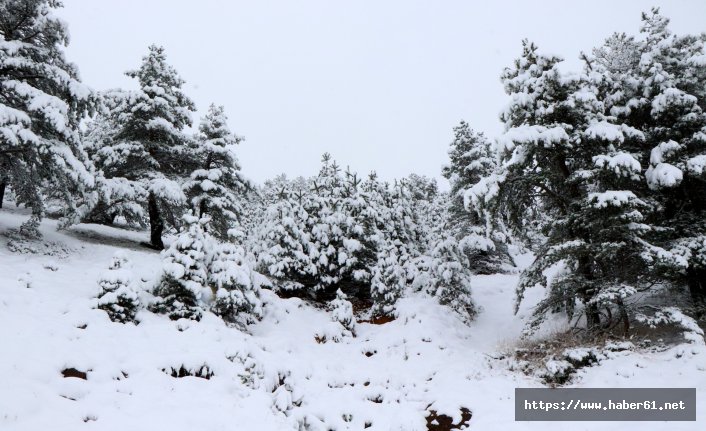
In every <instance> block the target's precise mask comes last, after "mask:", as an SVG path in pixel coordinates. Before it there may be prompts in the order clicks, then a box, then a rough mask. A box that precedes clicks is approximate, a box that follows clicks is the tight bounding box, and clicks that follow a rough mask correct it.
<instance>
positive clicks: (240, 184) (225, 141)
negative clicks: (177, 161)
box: [184, 105, 250, 240]
mask: <svg viewBox="0 0 706 431" xmlns="http://www.w3.org/2000/svg"><path fill="white" fill-rule="evenodd" d="M227 120H228V118H227V117H226V115H225V112H224V108H223V107H222V106H215V105H211V106H210V108H209V111H208V114H207V115H206V117H204V118H203V119H202V120H201V124H200V126H199V132H200V135H199V137H198V141H199V142H198V145H199V146H198V150H197V158H198V165H199V167H198V169H196V170H195V171H193V172H192V173H191V179H190V180H189V181H187V183H186V184H185V185H184V191H185V193H186V196H187V197H188V198H189V201H190V203H191V205H192V207H193V208H194V210H195V211H197V213H198V215H199V216H200V217H203V216H205V215H206V214H208V217H209V218H210V219H211V222H210V224H209V226H210V227H211V228H212V229H213V230H212V234H213V235H214V236H215V237H217V238H219V239H221V240H226V239H228V236H229V235H228V231H229V230H230V229H236V230H237V232H238V235H237V236H238V237H239V238H240V239H241V240H242V239H243V237H244V235H245V234H244V232H242V229H240V228H238V226H239V224H240V219H241V218H242V215H243V211H244V210H243V205H242V200H243V196H244V195H245V193H246V192H247V191H248V189H249V188H250V186H249V184H248V182H247V181H246V180H245V178H244V177H243V175H242V174H241V173H240V164H239V163H238V159H237V157H236V156H235V151H234V148H235V146H236V145H237V144H238V143H239V142H240V141H241V138H239V137H238V136H235V135H234V134H233V133H231V131H230V130H229V129H228V124H227Z"/></svg>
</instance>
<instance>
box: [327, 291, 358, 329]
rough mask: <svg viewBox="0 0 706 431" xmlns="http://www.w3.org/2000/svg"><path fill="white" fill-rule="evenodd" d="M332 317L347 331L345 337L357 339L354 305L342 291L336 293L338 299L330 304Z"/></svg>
mask: <svg viewBox="0 0 706 431" xmlns="http://www.w3.org/2000/svg"><path fill="white" fill-rule="evenodd" d="M329 309H330V311H331V317H332V318H333V321H334V322H338V323H340V324H341V326H343V328H344V329H345V330H346V333H344V335H348V336H353V337H355V329H356V321H355V315H354V314H353V304H351V302H350V301H349V300H348V296H346V294H345V293H343V292H341V289H338V290H337V291H336V298H335V299H334V300H332V301H331V302H329Z"/></svg>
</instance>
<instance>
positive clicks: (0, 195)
mask: <svg viewBox="0 0 706 431" xmlns="http://www.w3.org/2000/svg"><path fill="white" fill-rule="evenodd" d="M6 188H7V180H6V179H4V178H3V180H2V182H0V208H2V201H3V199H5V189H6Z"/></svg>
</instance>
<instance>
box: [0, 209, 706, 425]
mask: <svg viewBox="0 0 706 431" xmlns="http://www.w3.org/2000/svg"><path fill="white" fill-rule="evenodd" d="M25 218H26V215H25V214H24V213H23V211H20V210H16V209H11V210H5V209H3V211H2V212H0V342H1V343H2V349H1V352H2V353H0V382H2V385H0V429H2V430H10V431H15V430H40V429H47V430H48V429H51V430H67V431H76V430H84V429H85V430H154V429H165V430H170V431H177V430H197V429H198V430H226V429H228V430H233V429H237V430H241V429H242V430H288V429H293V430H296V429H312V430H319V429H321V430H326V429H336V430H345V429H352V430H358V429H365V428H366V427H367V429H370V430H424V429H427V420H426V419H425V417H426V416H428V415H429V412H430V411H432V410H433V411H436V412H437V413H438V414H446V415H448V416H451V417H452V418H453V420H454V421H455V422H460V421H461V420H462V414H461V409H462V408H467V409H469V410H470V411H471V412H472V415H473V416H472V418H471V420H470V422H469V425H470V429H478V430H492V429H502V430H509V429H512V430H515V429H517V430H520V429H540V428H541V429H542V430H553V429H556V430H563V429H566V426H567V425H566V424H565V423H561V422H556V423H542V424H541V426H540V424H537V423H529V422H526V423H522V422H514V389H515V388H516V387H536V386H541V385H542V384H543V383H542V381H541V380H540V379H538V378H536V377H530V376H525V375H524V374H522V373H519V372H514V371H510V370H509V365H510V364H511V363H512V361H511V360H508V359H503V355H501V354H500V353H499V352H502V351H510V350H511V349H513V348H514V345H515V343H516V341H517V339H518V336H519V333H520V330H521V328H522V325H523V319H524V317H525V314H526V313H527V309H526V308H525V309H523V310H521V312H520V313H519V314H518V315H517V316H515V315H513V313H512V305H513V300H514V298H513V294H514V285H515V283H516V280H517V276H516V275H495V276H479V277H475V278H474V285H473V293H474V297H475V299H476V301H477V303H478V304H479V305H480V306H481V307H482V311H481V313H480V315H479V316H478V318H477V321H476V322H474V323H473V324H472V325H471V326H470V327H467V326H464V325H463V324H462V323H461V322H460V321H459V320H458V319H456V318H455V317H454V316H453V315H452V314H450V313H448V312H447V311H446V310H445V309H444V308H442V307H441V306H439V305H438V304H437V303H436V302H435V301H433V300H431V299H428V298H425V297H421V296H415V297H411V298H406V299H404V300H402V301H401V303H400V304H399V317H398V318H397V319H396V320H395V321H393V322H390V323H387V324H384V325H372V324H367V323H361V324H359V325H358V333H357V337H356V338H342V339H340V341H339V342H334V341H333V340H332V338H335V337H336V336H337V335H338V334H337V327H336V326H335V325H333V324H332V322H331V317H330V315H329V314H328V313H327V312H325V311H323V310H320V309H317V308H315V307H312V306H311V305H308V304H306V303H304V302H302V301H301V300H299V299H296V298H293V299H286V300H285V299H279V298H277V297H276V296H275V295H273V294H272V293H271V292H269V291H266V292H265V300H266V303H267V304H266V312H265V316H264V318H263V320H262V322H260V323H258V324H256V325H253V326H252V327H251V328H250V332H251V333H250V334H246V333H243V332H240V331H238V330H236V329H232V328H229V327H227V326H225V325H224V324H223V322H222V321H221V320H220V319H218V318H216V317H215V316H213V315H210V314H207V315H206V316H205V318H204V319H203V320H202V321H201V322H172V321H170V320H168V319H167V318H165V317H163V316H159V315H154V314H152V313H149V312H147V311H140V313H139V314H138V320H139V321H140V324H139V325H133V324H127V325H123V324H118V323H113V322H111V321H110V320H109V319H108V317H107V315H106V314H105V313H104V312H102V311H100V310H96V309H94V306H95V295H96V293H97V290H98V286H97V279H98V277H99V274H100V273H101V272H102V271H104V270H105V269H106V268H107V265H108V263H109V261H110V258H111V257H112V256H113V255H114V253H115V252H116V251H117V250H123V251H125V253H126V254H127V256H128V258H129V259H130V260H131V261H132V262H133V265H134V267H133V271H134V273H135V274H136V275H137V276H139V277H140V278H141V279H142V280H143V282H144V283H143V284H144V286H145V287H147V286H149V285H150V283H151V279H152V278H153V277H154V276H155V275H156V274H157V272H158V269H159V267H160V265H161V263H160V260H159V254H158V253H156V252H153V251H149V250H148V249H146V248H143V247H141V246H140V245H139V241H140V240H144V239H146V235H147V234H143V233H140V232H129V231H123V230H119V229H113V228H107V227H103V226H92V225H79V226H75V227H73V228H72V229H70V230H69V231H63V232H57V231H56V223H55V222H54V221H51V220H46V221H44V222H43V225H42V231H43V233H44V238H43V239H42V240H38V241H27V240H21V239H18V238H17V237H16V236H14V234H13V231H14V230H15V229H17V228H18V227H19V225H20V224H21V223H22V221H23V220H24V219H25ZM539 293H541V292H534V294H535V295H536V294H539ZM143 295H144V298H143V299H144V300H149V296H150V295H149V294H148V293H147V292H144V294H143ZM525 307H527V306H525ZM324 337H326V338H327V339H328V341H327V342H320V341H321V339H322V338H324ZM317 338H318V339H319V341H317ZM62 372H63V373H65V374H68V375H69V377H64V375H62ZM84 372H85V373H86V374H85V379H84V378H81V377H84V376H83V375H82V374H81V373H84ZM172 372H173V373H174V374H175V375H177V376H178V375H179V374H201V376H202V377H206V376H208V377H210V378H209V379H206V378H199V377H195V376H186V377H182V378H178V377H173V376H172V375H171V374H172ZM211 374H212V375H211ZM71 376H74V377H71ZM75 376H79V377H75ZM571 385H574V386H579V387H660V386H666V387H696V388H697V402H698V406H697V415H698V416H697V418H698V420H697V422H696V423H693V422H688V423H687V422H682V423H670V424H669V429H671V430H695V429H698V428H699V426H698V424H699V422H700V421H703V420H704V419H705V416H704V414H705V413H704V412H705V411H706V350H705V349H704V347H703V345H698V344H682V345H677V346H673V347H670V348H666V349H664V350H663V351H660V352H652V353H647V352H644V351H643V352H640V351H624V352H618V353H615V354H614V355H612V356H611V357H609V358H607V359H605V360H604V361H602V362H601V364H600V365H599V366H594V367H589V368H584V369H582V370H580V371H579V372H578V374H577V376H576V377H575V378H574V380H573V383H571ZM702 423H703V422H702ZM305 425H307V426H308V427H309V428H306V426H305ZM638 426H639V428H640V429H642V430H653V429H654V430H658V429H664V424H663V423H639V424H638V423H612V422H610V423H608V422H604V423H574V424H571V428H572V429H585V430H589V429H602V430H603V429H615V430H625V429H637V428H638Z"/></svg>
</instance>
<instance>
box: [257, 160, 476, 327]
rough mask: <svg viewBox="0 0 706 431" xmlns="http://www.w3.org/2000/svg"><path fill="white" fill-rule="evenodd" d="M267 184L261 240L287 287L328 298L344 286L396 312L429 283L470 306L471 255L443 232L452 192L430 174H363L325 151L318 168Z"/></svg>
mask: <svg viewBox="0 0 706 431" xmlns="http://www.w3.org/2000/svg"><path fill="white" fill-rule="evenodd" d="M263 194H264V195H265V200H264V206H265V207H266V208H265V210H264V220H265V221H264V223H262V225H261V226H258V227H257V228H256V229H255V231H254V233H253V235H254V236H255V237H256V241H255V243H256V246H255V247H254V249H255V254H256V256H257V261H258V264H259V266H260V268H261V270H262V271H263V272H265V273H267V274H268V275H270V276H272V277H273V278H275V279H277V280H278V281H279V286H280V289H282V290H286V291H294V292H298V294H300V295H304V296H306V297H310V298H317V299H323V300H328V299H330V298H333V297H334V296H335V295H336V291H337V290H339V289H340V290H342V291H343V292H344V293H345V294H347V295H350V296H352V297H353V298H355V299H356V300H358V301H362V302H365V303H370V304H371V305H372V309H371V313H372V315H373V316H384V315H387V316H390V315H394V310H395V304H396V302H397V301H398V299H399V298H400V297H402V296H403V295H404V294H405V292H406V291H408V290H418V291H419V290H423V291H425V292H427V293H429V294H431V295H433V296H435V297H437V298H438V299H439V300H440V302H442V303H443V304H448V305H450V306H451V307H452V308H453V309H454V310H457V311H459V312H460V313H461V314H462V315H463V316H464V318H470V317H471V316H472V315H473V309H474V306H473V302H472V300H471V297H470V269H469V265H468V263H467V259H466V256H465V254H464V253H463V252H460V251H459V249H460V245H459V241H460V239H456V238H451V237H448V238H446V237H445V238H443V240H442V236H441V235H440V234H439V232H440V229H441V228H442V226H443V225H444V223H445V219H446V208H444V207H443V204H445V202H446V201H445V200H444V199H440V198H438V197H437V196H438V195H439V192H438V191H437V190H436V187H435V185H434V184H433V183H431V182H430V181H428V180H425V179H423V178H422V177H419V176H414V177H411V178H410V179H409V180H403V181H398V182H396V183H395V184H392V185H391V184H387V183H383V182H381V181H380V180H379V179H378V178H377V176H376V175H375V174H374V173H373V174H370V175H369V176H368V177H367V178H366V179H365V180H360V179H358V176H357V175H356V174H355V173H351V172H350V171H349V170H346V171H345V172H342V170H341V169H340V167H339V166H338V164H337V163H336V162H335V161H333V160H332V159H331V157H330V156H329V155H328V154H325V155H324V157H323V160H322V167H321V170H320V172H319V174H318V175H317V176H316V177H313V178H310V179H300V180H296V181H287V180H286V179H285V178H279V179H278V180H277V181H276V182H272V183H270V184H268V185H266V189H265V191H264V192H263ZM425 222H426V223H429V224H428V225H422V223H425ZM427 228H428V229H427ZM440 244H444V245H445V246H440ZM462 256H463V257H462ZM454 258H456V259H457V260H456V261H454V260H453V259H454Z"/></svg>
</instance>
